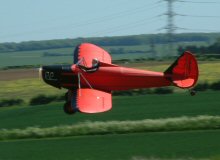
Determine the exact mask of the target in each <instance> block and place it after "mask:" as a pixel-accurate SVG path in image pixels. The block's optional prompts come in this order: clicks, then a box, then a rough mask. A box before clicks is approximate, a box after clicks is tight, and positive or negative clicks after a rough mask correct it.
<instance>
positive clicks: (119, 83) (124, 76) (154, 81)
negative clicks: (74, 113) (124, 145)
mask: <svg viewBox="0 0 220 160" xmlns="http://www.w3.org/2000/svg"><path fill="white" fill-rule="evenodd" d="M50 68H56V67H53V66H45V67H44V68H43V79H44V81H45V82H46V83H48V84H50V85H52V86H54V87H57V88H66V89H70V90H72V89H76V88H94V89H98V90H104V91H114V90H129V89H139V88H150V87H161V86H169V85H171V82H170V81H169V80H168V79H167V77H166V76H165V75H164V73H161V72H153V71H146V70H139V69H133V68H127V67H121V66H117V65H111V66H99V68H98V69H97V70H96V71H94V72H86V71H84V70H82V69H81V68H80V67H79V66H77V65H75V64H74V65H69V66H57V69H53V70H51V69H50ZM56 80H57V82H56ZM54 82H56V83H54Z"/></svg>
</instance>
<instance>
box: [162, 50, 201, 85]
mask: <svg viewBox="0 0 220 160" xmlns="http://www.w3.org/2000/svg"><path fill="white" fill-rule="evenodd" d="M164 74H165V76H166V77H167V78H168V79H169V80H170V81H171V82H172V83H173V84H174V85H175V86H177V87H180V88H191V87H193V86H194V85H195V84H196V82H197V80H198V76H199V70H198V64H197V61H196V58H195V57H194V56H193V55H192V54H191V53H190V52H188V51H186V52H184V53H183V54H182V55H181V56H180V57H179V58H178V59H177V60H176V61H175V62H174V63H173V64H172V65H171V66H170V67H169V68H168V69H167V70H166V71H165V72H164Z"/></svg>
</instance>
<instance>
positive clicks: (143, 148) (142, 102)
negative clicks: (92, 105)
mask: <svg viewBox="0 0 220 160" xmlns="http://www.w3.org/2000/svg"><path fill="white" fill-rule="evenodd" d="M219 95H220V92H201V93H198V95H197V96H194V97H191V96H189V95H188V94H187V93H179V94H172V95H145V96H132V97H114V98H113V109H112V111H110V112H106V113H102V114H94V115H85V114H76V115H73V116H69V115H66V114H64V113H63V111H62V103H54V104H49V105H45V106H33V107H31V106H30V107H26V106H24V107H14V108H1V109H0V117H1V122H0V128H1V129H3V128H7V129H13V128H26V127H29V126H39V127H43V128H44V127H51V126H60V125H67V124H78V123H81V122H86V121H91V122H93V121H102V122H105V121H106V122H108V121H112V120H119V121H124V120H142V119H158V118H168V117H180V116H189V117H193V116H198V115H212V116H219V115H220V107H219V106H220V101H219ZM219 142H220V130H198V131H179V132H176V131H175V132H146V133H135V134H122V135H121V134H120V135H118V134H113V135H112V134H110V135H89V136H75V137H68V138H62V137H61V138H46V139H39V140H38V139H29V140H9V141H1V142H0V159H4V160H11V159H12V160H13V159H16V160H17V159H22V160H23V159H33V160H35V159H36V160H37V159H46V160H48V159H51V160H52V159H53V160H54V159H91V160H93V159H94V160H95V159H109V160H110V159H137V157H141V158H142V159H143V158H144V159H145V158H146V159H147V158H150V157H159V158H172V159H178V158H190V157H192V158H195V159H197V158H198V159H200V158H209V159H219V158H220V143H219ZM141 158H140V159H141Z"/></svg>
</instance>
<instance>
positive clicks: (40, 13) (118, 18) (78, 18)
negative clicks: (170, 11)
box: [0, 0, 220, 42]
mask: <svg viewBox="0 0 220 160" xmlns="http://www.w3.org/2000/svg"><path fill="white" fill-rule="evenodd" d="M184 1H185V2H175V3H174V11H175V12H176V13H178V14H182V15H183V14H184V15H188V16H175V21H174V22H175V24H176V26H178V27H181V28H185V29H178V30H176V32H177V33H181V32H220V0H213V1H209V0H206V1H205V0H184ZM207 2H209V3H207ZM166 12H167V4H166V2H165V1H163V0H148V1H147V0H136V1H134V0H111V1H110V0H92V1H91V0H90V1H89V0H17V1H16V0H0V20H1V25H0V42H21V41H29V40H46V39H63V38H77V37H103V36H120V35H134V34H151V33H165V32H166V30H165V29H163V27H165V26H166V20H167V17H166V16H165V15H162V14H164V13H166ZM199 16H201V17H199Z"/></svg>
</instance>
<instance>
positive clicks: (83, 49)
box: [74, 43, 112, 67]
mask: <svg viewBox="0 0 220 160" xmlns="http://www.w3.org/2000/svg"><path fill="white" fill-rule="evenodd" d="M93 59H98V60H99V61H100V62H105V63H109V64H111V62H112V59H111V56H110V55H109V53H108V52H106V51H105V50H104V49H102V48H100V47H98V46H96V45H94V44H90V43H83V44H80V45H78V46H77V47H76V49H75V51H74V64H76V63H77V62H78V61H79V60H82V63H83V64H84V65H85V66H86V67H92V60H93Z"/></svg>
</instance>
